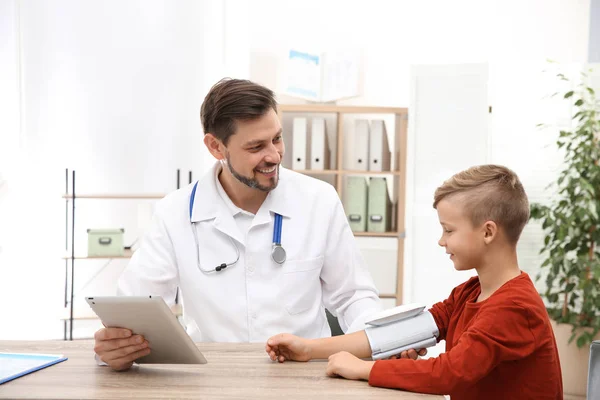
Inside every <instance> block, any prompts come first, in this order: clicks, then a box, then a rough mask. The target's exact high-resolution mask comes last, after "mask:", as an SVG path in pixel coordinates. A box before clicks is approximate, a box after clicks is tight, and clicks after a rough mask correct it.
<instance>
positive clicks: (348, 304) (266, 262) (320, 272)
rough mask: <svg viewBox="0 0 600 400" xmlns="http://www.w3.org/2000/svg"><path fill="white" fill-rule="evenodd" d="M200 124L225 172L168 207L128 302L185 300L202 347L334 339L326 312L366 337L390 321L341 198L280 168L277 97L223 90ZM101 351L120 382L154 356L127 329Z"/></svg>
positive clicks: (160, 207)
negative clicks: (280, 338) (365, 331)
mask: <svg viewBox="0 0 600 400" xmlns="http://www.w3.org/2000/svg"><path fill="white" fill-rule="evenodd" d="M200 118H201V121H202V126H203V129H204V144H205V145H206V147H207V148H208V151H209V152H210V153H211V154H212V155H213V156H214V157H215V158H216V160H217V162H216V163H215V165H214V167H213V168H212V169H211V170H210V171H209V172H208V173H207V174H206V175H205V176H204V177H203V178H201V179H200V180H199V181H198V182H195V183H192V184H190V185H189V186H187V187H185V188H182V189H180V190H177V191H175V192H173V193H171V194H169V195H168V196H166V197H165V198H164V199H162V200H161V201H159V202H158V203H157V205H156V209H155V215H154V218H153V222H152V225H151V227H150V228H149V229H148V231H147V232H146V234H145V236H144V239H143V241H142V244H141V246H140V248H139V250H137V251H136V252H135V253H134V255H133V257H132V259H131V261H130V263H129V265H128V266H127V268H126V269H125V270H124V272H123V274H122V276H121V278H120V279H119V283H118V293H119V294H121V295H136V296H146V295H152V296H162V298H163V299H165V301H166V302H167V304H170V305H171V304H173V303H174V302H175V297H176V295H177V292H178V290H179V291H180V294H181V299H182V303H183V305H184V320H185V321H186V326H187V329H188V333H189V334H190V335H191V336H192V338H193V339H194V340H195V341H205V342H212V341H215V342H216V341H218V342H264V341H265V340H266V339H267V338H269V337H270V336H272V335H274V334H276V333H278V332H290V333H293V334H295V335H298V336H303V337H309V338H319V337H325V336H330V335H331V330H330V328H329V325H328V323H327V318H326V314H325V309H328V310H330V311H331V312H332V313H333V314H335V315H337V317H338V321H339V323H340V326H341V328H342V329H343V330H344V331H354V330H358V329H362V328H363V321H364V320H365V319H366V317H368V316H369V315H371V314H372V313H374V312H376V311H378V310H379V309H380V302H379V298H378V293H377V291H376V289H375V286H374V284H373V281H372V279H371V276H370V275H369V272H368V271H367V268H366V266H365V263H364V261H363V258H362V256H361V255H360V252H359V250H358V248H357V246H356V242H355V239H354V236H353V234H352V231H351V230H350V227H349V225H348V222H347V220H346V215H345V213H344V209H343V207H342V204H341V202H340V199H339V197H338V195H337V193H336V191H335V189H334V188H333V187H332V186H331V185H329V184H327V183H325V182H322V181H320V180H317V179H314V178H311V177H308V176H305V175H302V174H299V173H296V172H293V171H290V170H287V169H285V168H282V167H281V162H282V160H283V155H284V152H285V145H284V143H283V139H282V128H281V123H280V121H279V118H278V116H277V103H276V101H275V98H274V94H273V92H272V91H271V90H269V89H267V88H266V87H263V86H260V85H258V84H255V83H253V82H250V81H246V80H237V79H225V80H221V81H220V82H218V83H217V84H216V85H214V86H213V87H212V88H211V90H210V92H209V93H208V95H207V96H206V98H205V99H204V102H203V104H202V107H201V110H200ZM95 340H96V343H95V347H94V350H95V352H96V354H97V358H98V359H99V360H101V361H103V362H105V363H107V364H108V365H109V366H110V367H111V368H113V369H115V370H124V369H128V368H129V367H130V366H131V365H132V362H133V361H135V360H136V359H138V358H140V357H142V356H145V355H147V354H149V353H150V352H151V345H150V346H149V345H148V342H147V341H146V340H145V339H144V338H143V337H141V336H140V335H135V334H132V332H131V331H130V330H128V329H118V328H104V329H101V330H99V331H98V332H96V335H95ZM414 357H416V356H414Z"/></svg>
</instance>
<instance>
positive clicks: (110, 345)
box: [94, 335, 148, 354]
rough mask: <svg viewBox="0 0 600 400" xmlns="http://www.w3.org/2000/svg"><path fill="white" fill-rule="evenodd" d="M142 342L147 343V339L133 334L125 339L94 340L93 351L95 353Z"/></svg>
mask: <svg viewBox="0 0 600 400" xmlns="http://www.w3.org/2000/svg"><path fill="white" fill-rule="evenodd" d="M144 343H146V344H148V341H146V340H144V337H143V336H141V335H134V336H132V337H130V338H127V339H112V340H96V344H95V346H94V351H95V352H96V354H100V353H103V352H107V351H113V350H117V349H121V348H124V347H128V346H137V345H143V344H144Z"/></svg>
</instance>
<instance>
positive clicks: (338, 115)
mask: <svg viewBox="0 0 600 400" xmlns="http://www.w3.org/2000/svg"><path fill="white" fill-rule="evenodd" d="M278 113H279V118H280V120H281V123H282V125H283V126H284V141H285V143H286V144H287V145H288V146H289V145H291V144H292V143H293V141H292V137H291V135H292V130H291V129H289V130H286V128H285V127H286V126H290V127H291V126H292V124H286V122H289V120H288V118H293V117H296V116H298V117H300V116H301V117H306V116H309V117H310V116H313V117H315V116H320V117H326V119H327V120H330V119H332V118H333V120H334V121H335V124H334V125H335V131H334V132H335V140H333V142H332V141H331V137H330V141H329V143H330V145H331V148H332V159H333V160H335V162H334V163H332V165H331V169H326V170H306V169H303V170H296V172H299V173H302V174H305V175H310V176H313V177H317V178H327V179H329V180H333V185H334V187H335V188H336V190H337V192H338V195H339V196H340V198H341V199H343V198H344V197H343V195H344V180H345V177H347V176H353V175H354V176H365V177H373V176H385V177H390V178H391V179H392V180H393V193H390V195H391V196H392V201H393V207H394V212H393V213H392V215H394V216H395V218H394V221H393V222H392V231H390V232H383V233H376V232H355V233H354V235H355V236H356V237H369V238H395V239H396V240H397V244H398V248H397V254H396V260H397V265H396V285H395V287H396V290H395V291H394V293H381V294H380V296H379V297H380V298H382V299H394V300H395V303H396V304H401V303H402V295H403V294H402V287H403V280H404V273H403V272H404V266H403V259H404V239H405V236H406V235H405V215H404V210H405V204H406V203H405V199H406V146H407V127H408V109H407V108H394V107H362V106H337V105H325V104H299V105H295V104H294V105H289V104H280V105H279V110H278ZM365 115H368V116H373V115H377V116H379V117H382V119H384V118H385V116H387V117H388V119H389V117H390V116H391V117H392V118H393V129H388V130H387V134H388V137H389V136H391V135H393V137H392V139H393V143H394V145H393V148H390V151H391V152H392V161H393V162H392V165H391V168H390V170H388V171H382V172H376V171H356V170H353V169H349V168H344V166H345V164H346V160H345V157H344V155H345V149H346V147H347V145H348V143H349V142H348V141H347V140H345V139H347V137H348V136H347V135H346V133H347V132H346V130H345V129H344V125H345V124H344V119H345V118H346V119H347V118H352V117H362V116H365ZM326 125H327V127H329V126H330V124H326ZM388 128H392V127H390V126H388ZM288 151H289V149H288ZM284 166H285V167H287V168H290V169H291V165H286V164H284Z"/></svg>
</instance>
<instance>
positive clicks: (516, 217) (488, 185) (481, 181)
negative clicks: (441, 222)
mask: <svg viewBox="0 0 600 400" xmlns="http://www.w3.org/2000/svg"><path fill="white" fill-rule="evenodd" d="M450 196H452V197H454V196H461V202H462V203H463V205H464V208H463V209H464V210H465V212H466V213H467V215H468V216H469V217H470V219H471V222H472V223H473V225H474V226H477V225H480V224H482V223H483V222H485V221H494V222H495V223H496V224H498V225H499V226H500V227H502V229H503V230H504V231H505V232H506V236H507V238H508V239H509V240H510V241H511V242H512V243H517V241H518V240H519V236H521V232H522V231H523V228H524V227H525V224H527V221H528V220H529V201H528V200H527V194H526V193H525V189H523V185H522V184H521V181H520V180H519V177H518V176H517V174H515V173H514V172H513V171H511V170H510V169H508V168H506V167H503V166H501V165H492V164H488V165H478V166H475V167H471V168H469V169H467V170H465V171H462V172H459V173H457V174H455V175H454V176H452V178H450V179H448V180H447V181H445V182H444V184H443V185H442V186H440V187H438V188H437V189H436V191H435V195H434V201H433V208H437V205H438V204H439V202H440V201H442V200H443V199H445V198H448V197H450Z"/></svg>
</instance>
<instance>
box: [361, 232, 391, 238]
mask: <svg viewBox="0 0 600 400" xmlns="http://www.w3.org/2000/svg"><path fill="white" fill-rule="evenodd" d="M353 233H354V236H359V237H393V238H397V237H398V236H399V235H398V232H353Z"/></svg>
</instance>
